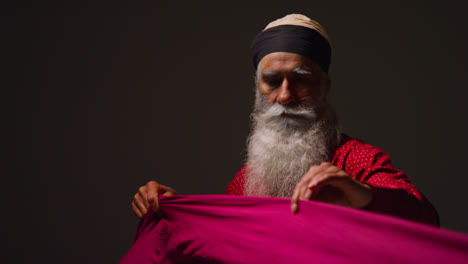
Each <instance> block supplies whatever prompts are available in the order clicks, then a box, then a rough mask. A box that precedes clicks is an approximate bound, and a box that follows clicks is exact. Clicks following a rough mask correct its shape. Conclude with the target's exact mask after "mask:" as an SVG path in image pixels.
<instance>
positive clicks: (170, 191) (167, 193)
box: [161, 185, 177, 196]
mask: <svg viewBox="0 0 468 264" xmlns="http://www.w3.org/2000/svg"><path fill="white" fill-rule="evenodd" d="M161 186H162V185H161ZM162 187H164V188H165V192H164V193H163V195H164V196H172V195H177V192H176V191H175V190H174V189H172V188H171V187H168V186H162Z"/></svg>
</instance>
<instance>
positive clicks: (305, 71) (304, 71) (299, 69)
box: [291, 66, 312, 74]
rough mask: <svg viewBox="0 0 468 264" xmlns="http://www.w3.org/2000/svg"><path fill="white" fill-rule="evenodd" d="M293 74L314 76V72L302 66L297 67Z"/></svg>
mask: <svg viewBox="0 0 468 264" xmlns="http://www.w3.org/2000/svg"><path fill="white" fill-rule="evenodd" d="M291 72H292V73H296V74H312V71H311V70H308V69H306V68H304V67H302V66H299V67H296V68H294V69H292V70H291Z"/></svg>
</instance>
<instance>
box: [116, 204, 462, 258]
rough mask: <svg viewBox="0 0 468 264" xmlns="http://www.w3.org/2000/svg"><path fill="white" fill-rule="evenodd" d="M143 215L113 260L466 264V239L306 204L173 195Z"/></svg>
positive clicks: (352, 211)
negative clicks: (119, 257) (126, 245)
mask: <svg viewBox="0 0 468 264" xmlns="http://www.w3.org/2000/svg"><path fill="white" fill-rule="evenodd" d="M159 204H160V209H161V216H158V215H156V214H154V213H153V212H152V211H151V210H149V211H148V213H147V214H146V216H145V218H144V219H143V221H142V222H141V223H140V225H139V227H138V230H137V235H136V239H135V243H134V244H133V246H132V248H131V249H130V250H129V251H128V252H127V254H126V255H125V256H124V257H123V258H122V260H121V261H120V263H121V264H130V263H131V264H137V263H441V262H443V263H451V264H455V263H468V235H467V234H464V233H458V232H454V231H449V230H445V229H440V228H437V227H433V226H429V225H425V224H420V223H416V222H411V221H407V220H403V219H399V218H395V217H392V216H387V215H381V214H376V213H371V212H367V211H363V210H357V209H350V208H345V207H340V206H334V205H330V204H324V203H319V202H313V201H300V203H299V212H298V213H297V214H293V213H292V212H291V210H290V200H289V199H282V198H264V197H245V196H244V197H242V196H241V197H240V196H229V195H177V196H170V197H164V196H160V200H159Z"/></svg>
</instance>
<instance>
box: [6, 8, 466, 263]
mask: <svg viewBox="0 0 468 264" xmlns="http://www.w3.org/2000/svg"><path fill="white" fill-rule="evenodd" d="M374 2H375V1H370V0H367V1H299V0H290V1H286V2H285V1H281V2H279V3H274V2H272V1H252V2H251V3H249V4H246V5H240V4H239V5H237V6H235V5H234V4H232V3H231V4H229V5H227V4H226V3H225V2H218V3H217V4H213V3H210V4H208V3H204V2H196V3H195V1H194V2H188V3H184V2H180V1H177V2H173V3H169V2H164V1H152V2H146V3H142V2H139V3H136V2H135V3H133V4H116V3H112V4H97V3H87V2H76V4H73V2H68V3H67V4H63V3H60V2H52V1H50V2H45V1H37V3H34V4H30V3H29V4H26V3H21V2H17V3H16V4H15V6H9V7H7V8H4V9H2V11H1V12H2V18H1V19H2V25H3V26H2V27H4V29H5V30H4V34H2V35H3V37H2V42H3V45H2V46H3V48H2V51H3V52H2V53H4V65H6V71H4V74H5V77H4V78H3V81H2V82H3V83H4V84H3V85H2V86H3V87H2V88H3V89H2V90H3V91H4V97H3V99H4V101H5V105H9V104H8V103H10V102H14V106H13V107H8V109H7V111H6V113H7V117H6V118H5V119H4V120H5V122H4V124H5V125H4V126H5V127H6V128H7V129H5V130H6V131H8V132H12V133H11V137H6V138H4V139H5V142H7V143H11V142H13V145H14V151H11V152H9V153H8V157H9V158H7V159H6V161H7V163H8V165H10V166H11V165H12V167H13V170H12V171H13V173H10V172H6V170H5V177H4V178H5V179H6V180H7V197H6V198H4V203H5V204H6V205H7V206H6V209H4V210H5V214H4V216H3V217H2V218H3V220H2V221H3V222H4V223H3V224H2V226H3V228H4V230H5V231H7V237H6V241H7V244H8V247H7V251H8V252H7V255H6V257H7V258H8V263H29V262H35V263H116V262H118V260H119V259H120V258H121V257H122V256H123V254H125V252H126V251H127V250H128V249H129V248H130V246H131V244H132V239H133V235H134V231H135V228H136V225H137V223H138V221H137V219H136V217H135V216H134V215H133V213H132V212H131V208H130V201H131V200H132V197H133V195H134V193H135V192H136V190H137V188H138V187H139V186H140V185H143V184H145V183H146V182H147V181H149V180H151V179H156V180H158V181H160V182H161V183H163V184H165V185H168V186H172V187H173V188H175V189H176V190H177V191H178V192H179V193H181V194H221V193H223V192H224V189H225V187H226V185H227V184H228V183H229V182H230V180H231V179H232V177H233V176H234V174H235V173H236V172H237V170H238V169H239V168H240V167H241V166H242V164H243V162H244V159H245V141H246V138H247V135H248V133H249V113H250V111H251V109H252V106H251V105H252V102H253V96H254V92H253V91H254V90H253V88H254V83H253V76H254V69H253V66H252V64H251V58H250V43H251V40H252V38H253V37H254V36H255V34H256V33H258V32H259V31H261V30H262V29H263V28H264V27H265V26H266V24H267V23H268V22H270V21H271V20H273V19H276V18H279V17H282V16H284V15H286V14H289V13H303V14H305V15H308V16H310V17H311V18H313V19H316V20H318V21H319V22H320V23H321V24H322V25H323V26H324V27H325V28H326V30H327V32H328V34H329V35H330V39H331V42H332V48H333V55H332V66H331V71H330V75H331V78H332V91H331V92H332V94H331V101H332V103H333V105H334V106H335V107H336V109H337V111H338V114H339V115H340V119H341V122H342V127H343V130H344V131H345V132H347V133H348V134H349V135H350V136H353V137H357V138H360V139H363V140H364V141H366V142H367V143H371V144H373V145H375V146H377V147H380V148H382V149H383V150H385V151H386V152H387V153H388V154H389V155H390V156H391V157H392V161H393V165H394V166H395V167H397V168H399V169H401V170H403V171H404V172H406V173H407V174H408V175H409V176H410V177H411V179H412V181H413V183H414V184H416V186H417V187H418V188H419V189H420V190H422V191H423V193H424V194H425V195H426V196H427V197H428V198H429V199H430V200H431V201H432V202H433V203H434V205H435V206H436V208H437V209H438V211H439V214H440V217H441V221H442V225H443V227H444V228H448V229H453V230H456V231H461V232H468V210H467V207H466V204H467V202H468V197H467V191H466V185H467V183H468V176H467V172H466V169H465V164H466V161H465V159H466V157H467V156H468V155H467V153H468V150H467V149H468V142H467V139H466V135H467V132H468V127H467V118H466V116H465V114H466V113H467V112H468V106H467V102H466V97H467V88H466V81H465V79H466V74H467V59H468V49H467V47H468V37H467V34H466V27H467V26H468V22H467V19H466V13H467V12H466V11H467V8H466V6H465V5H463V3H464V1H458V2H450V1H443V2H442V1H440V2H437V1H407V2H406V3H405V4H400V5H398V4H394V3H392V4H390V2H387V4H384V2H382V3H379V5H378V6H375V5H374ZM11 91H13V94H11ZM11 98H14V99H13V100H12V99H11ZM12 117H13V118H12ZM11 138H13V139H14V140H10V139H11ZM11 157H12V159H11ZM11 160H12V161H11ZM10 161H11V162H10Z"/></svg>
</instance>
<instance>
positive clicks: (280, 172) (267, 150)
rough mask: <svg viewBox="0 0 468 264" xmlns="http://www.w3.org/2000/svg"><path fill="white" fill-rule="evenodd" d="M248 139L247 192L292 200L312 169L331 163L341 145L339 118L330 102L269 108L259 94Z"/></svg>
mask: <svg viewBox="0 0 468 264" xmlns="http://www.w3.org/2000/svg"><path fill="white" fill-rule="evenodd" d="M252 121H253V131H252V133H251V135H250V136H249V139H248V162H247V171H246V175H247V178H246V183H245V192H246V194H247V195H251V196H277V197H290V196H291V195H292V192H293V191H294V187H295V186H296V184H297V183H298V182H299V181H300V179H301V178H302V176H304V174H305V173H306V172H307V171H308V170H309V168H310V167H311V166H312V165H319V164H320V163H322V162H325V161H330V160H331V158H332V155H333V152H334V150H335V148H336V147H337V145H338V143H339V141H340V133H339V130H338V121H337V118H336V114H335V112H334V111H333V109H332V108H331V106H330V105H328V103H326V102H321V103H317V102H310V101H309V102H308V103H306V104H304V105H301V106H296V107H293V108H290V107H284V106H283V105H279V104H275V105H273V106H268V105H267V104H266V103H265V102H264V100H263V98H262V97H261V95H260V94H259V93H257V98H256V104H255V110H254V113H253V114H252Z"/></svg>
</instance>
